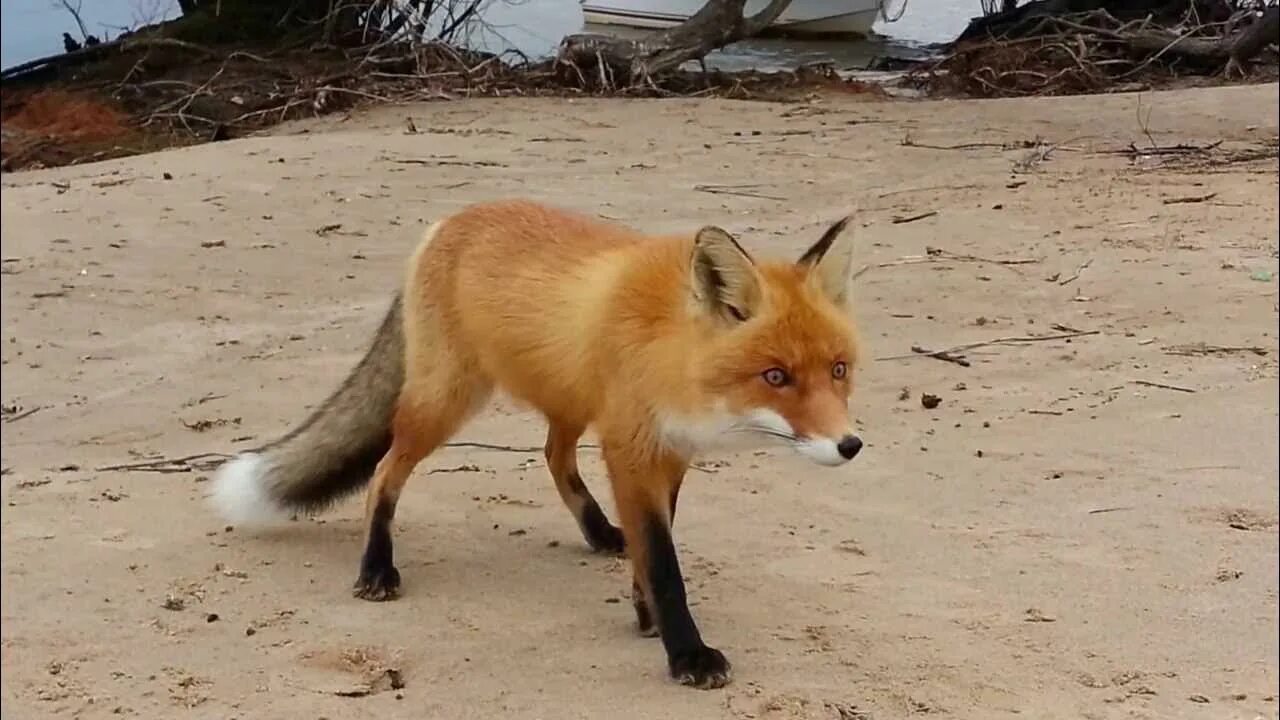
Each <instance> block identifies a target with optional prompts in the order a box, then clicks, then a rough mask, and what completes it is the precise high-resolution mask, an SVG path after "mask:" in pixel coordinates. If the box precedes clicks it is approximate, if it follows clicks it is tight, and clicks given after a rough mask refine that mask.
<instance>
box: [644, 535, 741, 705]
mask: <svg viewBox="0 0 1280 720" xmlns="http://www.w3.org/2000/svg"><path fill="white" fill-rule="evenodd" d="M645 525H646V526H645V538H646V540H647V545H648V547H647V548H646V549H647V551H648V552H647V561H648V568H647V570H648V572H647V573H646V574H647V575H648V581H649V598H650V600H651V602H652V608H651V609H652V615H653V617H654V618H655V619H656V620H657V624H658V628H659V630H660V632H661V635H662V645H663V647H664V648H666V651H667V664H668V666H669V668H670V670H671V677H673V678H675V679H676V680H678V681H680V682H681V683H682V684H684V685H693V686H695V687H700V688H717V687H722V686H724V685H726V684H728V682H729V679H730V664H729V661H728V660H727V659H725V656H724V655H723V654H722V653H721V652H720V651H719V650H716V649H715V648H713V647H708V646H707V644H706V643H704V642H702V635H701V634H700V633H699V632H698V626H697V625H696V624H695V623H694V621H693V615H692V614H690V612H689V603H688V599H687V598H686V596H685V589H684V578H683V577H681V575H680V562H679V560H678V559H677V558H676V547H675V543H674V541H672V539H671V528H670V526H669V525H668V524H667V522H666V520H664V519H663V518H662V517H659V516H658V515H656V514H655V515H650V516H649V518H648V519H647V522H646V524H645Z"/></svg>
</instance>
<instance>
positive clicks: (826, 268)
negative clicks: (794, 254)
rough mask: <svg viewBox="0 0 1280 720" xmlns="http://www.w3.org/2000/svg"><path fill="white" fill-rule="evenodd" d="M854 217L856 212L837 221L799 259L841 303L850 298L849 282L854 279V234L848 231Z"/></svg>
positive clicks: (823, 287)
mask: <svg viewBox="0 0 1280 720" xmlns="http://www.w3.org/2000/svg"><path fill="white" fill-rule="evenodd" d="M852 219H853V216H852V215H846V216H845V217H842V218H840V219H839V220H837V221H835V222H834V223H833V224H832V225H831V227H829V228H827V231H826V232H825V233H823V234H822V237H821V238H820V239H819V240H818V242H816V243H814V244H813V247H811V248H809V249H808V250H806V251H805V253H804V255H801V256H800V259H799V260H797V261H796V264H797V265H799V266H800V267H802V268H804V269H805V270H806V271H807V273H808V275H809V277H810V279H812V280H813V281H814V282H815V283H816V284H817V286H818V287H819V288H820V289H821V290H822V292H823V293H825V294H826V296H827V297H828V298H830V299H831V301H832V302H834V303H836V304H837V305H843V304H844V303H845V302H846V301H847V300H848V298H849V285H850V284H851V283H852V282H853V277H852V275H851V274H850V273H851V271H852V270H853V237H852V236H851V235H850V234H847V233H845V228H846V227H848V225H849V221H850V220H852Z"/></svg>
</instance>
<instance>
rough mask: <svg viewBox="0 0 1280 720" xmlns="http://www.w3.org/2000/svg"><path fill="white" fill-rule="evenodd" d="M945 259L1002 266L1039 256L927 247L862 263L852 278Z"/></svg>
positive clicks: (1038, 260) (1023, 263)
mask: <svg viewBox="0 0 1280 720" xmlns="http://www.w3.org/2000/svg"><path fill="white" fill-rule="evenodd" d="M947 260H953V261H955V262H976V263H990V264H992V265H1004V266H1010V265H1030V264H1031V263H1038V262H1040V259H1039V258H1008V259H999V258H985V257H981V256H979V255H962V254H959V253H953V252H950V251H947V250H942V249H938V248H929V249H928V254H927V255H904V256H902V257H900V258H898V259H897V260H890V261H888V262H882V263H871V264H868V265H863V266H862V267H861V268H858V270H857V271H856V272H854V273H853V278H854V279H857V278H859V277H861V276H862V275H865V274H866V273H868V272H870V271H871V270H875V269H877V268H887V267H896V266H898V265H920V264H923V263H933V262H944V261H947ZM1009 269H1010V270H1013V268H1012V267H1010V268H1009ZM1014 272H1017V271H1016V270H1014Z"/></svg>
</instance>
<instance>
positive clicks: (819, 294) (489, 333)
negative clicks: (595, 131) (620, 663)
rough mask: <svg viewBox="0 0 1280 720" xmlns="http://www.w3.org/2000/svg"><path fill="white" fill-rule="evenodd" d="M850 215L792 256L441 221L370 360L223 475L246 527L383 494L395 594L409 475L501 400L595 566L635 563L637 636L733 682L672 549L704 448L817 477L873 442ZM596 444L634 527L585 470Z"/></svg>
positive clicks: (520, 213)
mask: <svg viewBox="0 0 1280 720" xmlns="http://www.w3.org/2000/svg"><path fill="white" fill-rule="evenodd" d="M848 221H849V218H848V217H846V218H844V219H841V220H839V221H838V222H836V223H835V224H833V225H832V226H831V227H830V228H829V229H828V230H827V231H826V232H825V233H824V234H823V235H822V237H821V238H820V239H819V240H818V241H817V242H816V243H815V244H814V245H813V246H812V247H810V248H809V249H808V251H806V252H805V253H804V254H803V255H802V256H801V257H800V258H799V260H797V261H795V262H777V261H774V262H760V261H756V260H754V259H752V257H751V256H750V255H748V254H747V252H746V251H745V250H743V248H742V247H741V246H740V245H739V244H738V242H737V241H736V240H734V238H733V237H732V236H731V235H730V234H729V233H728V232H726V231H724V230H722V229H720V228H718V227H713V226H707V227H703V228H702V229H700V230H698V231H697V232H696V233H690V234H681V235H671V236H664V237H647V236H645V235H642V234H640V233H638V232H635V231H632V230H630V229H627V228H623V227H620V226H617V225H613V224H608V223H605V222H603V221H600V220H596V219H594V218H591V217H588V216H585V215H580V214H576V213H571V212H568V211H565V210H560V209H556V208H551V207H546V206H543V205H539V204H535V203H532V202H527V201H506V202H495V203H486V204H478V205H472V206H470V207H467V208H465V209H463V210H461V211H460V212H458V213H457V214H455V215H452V216H451V217H448V218H446V219H443V220H440V221H438V222H436V223H435V224H434V225H432V226H431V227H430V228H429V229H428V230H427V231H426V235H425V237H424V238H423V240H422V241H421V243H420V244H419V245H418V247H417V249H416V250H415V251H414V253H413V255H412V258H411V260H410V262H409V266H408V270H407V278H406V280H405V284H404V286H403V289H402V291H401V292H398V293H396V294H395V298H394V300H393V301H392V304H391V309H390V311H389V312H388V313H387V315H386V318H385V319H384V320H383V321H382V325H381V327H380V328H379V329H378V331H377V334H376V335H375V337H374V340H373V344H372V347H371V348H370V349H369V351H368V353H367V354H366V355H365V356H364V359H363V360H361V361H360V363H359V365H357V366H356V368H355V370H354V371H353V372H352V373H351V374H350V376H349V377H348V378H347V379H346V381H345V382H344V383H343V384H342V386H341V387H340V388H339V389H338V390H337V391H336V392H334V393H333V395H332V396H330V397H329V399H328V400H327V401H326V402H325V403H324V404H323V405H322V406H321V407H320V408H319V410H317V411H316V412H315V413H313V414H312V415H311V416H310V417H309V418H308V419H307V420H306V421H305V422H303V423H302V424H301V425H300V426H298V427H297V428H296V429H295V430H293V431H292V432H290V433H289V434H288V435H285V436H284V437H283V438H281V439H279V440H277V441H275V442H273V443H271V444H268V445H266V446H264V447H262V448H259V449H258V450H256V451H253V452H248V453H244V454H242V455H241V456H239V457H237V458H235V459H234V460H232V461H230V462H229V463H228V464H226V465H224V466H223V467H222V468H221V469H220V470H219V473H218V477H217V480H216V483H215V490H214V499H215V501H216V502H217V503H218V504H219V505H220V506H221V509H222V511H223V512H224V513H225V514H226V515H227V516H228V517H229V518H230V519H231V520H233V521H236V522H251V521H254V520H264V519H268V518H270V517H272V516H273V515H275V516H278V515H280V514H281V513H287V512H289V511H297V510H318V509H321V508H323V507H325V506H327V505H329V504H331V503H333V502H334V501H336V500H337V499H339V498H341V497H342V496H344V495H347V494H349V493H351V492H354V491H356V490H358V489H359V488H361V487H362V486H364V485H365V484H366V483H370V479H372V482H371V483H370V487H369V491H368V495H367V501H366V508H365V513H366V519H365V531H366V534H365V548H364V554H363V557H362V558H361V562H360V573H359V576H358V579H357V580H356V583H355V588H354V594H355V595H356V596H357V597H360V598H364V599H367V600H386V599H390V598H393V597H395V595H396V594H397V592H398V590H399V587H400V573H399V571H398V570H397V569H396V567H395V564H394V563H393V561H392V542H391V522H392V517H393V516H394V515H395V509H396V501H397V499H398V498H399V497H400V492H401V490H402V489H403V488H404V484H405V481H406V480H408V479H409V475H410V473H412V472H413V469H414V467H415V466H416V465H417V464H418V463H419V462H421V461H422V459H423V458H425V457H426V456H427V455H428V454H430V453H431V452H432V451H433V450H435V449H436V448H438V447H440V446H441V445H442V444H443V443H445V442H446V441H448V439H449V438H450V437H451V436H452V435H453V434H454V433H455V432H457V430H458V429H459V428H460V427H461V426H462V425H463V423H464V422H465V421H466V420H467V419H468V418H470V417H471V416H472V415H473V414H474V413H476V412H477V411H478V410H480V409H481V408H482V407H483V405H484V404H485V403H486V401H487V400H488V398H489V397H490V394H491V392H492V391H493V390H494V389H495V388H496V389H500V390H503V391H505V392H507V393H509V394H510V395H511V396H512V397H513V398H514V399H516V400H517V401H521V402H523V403H527V404H528V405H531V406H532V407H534V408H536V409H537V410H538V411H539V412H541V413H542V415H543V416H545V417H546V420H547V424H548V430H547V440H546V460H547V466H548V468H549V469H550V471H551V476H552V478H553V479H554V480H555V486H556V489H557V490H558V491H559V493H560V497H561V498H562V499H563V500H564V503H565V504H566V505H568V507H569V509H570V510H571V511H572V512H573V516H574V518H575V519H576V520H577V522H578V525H579V527H580V529H581V532H582V534H583V536H584V537H585V538H586V541H587V543H588V544H589V545H590V546H591V547H592V548H594V549H596V550H597V551H607V552H611V553H623V552H625V553H626V554H627V555H628V556H629V557H630V560H631V564H632V569H633V582H632V596H633V602H634V606H635V612H636V618H637V621H638V624H639V629H640V631H641V633H642V634H645V635H648V636H654V635H658V636H660V637H661V639H662V643H663V645H664V647H665V649H666V653H667V662H668V668H669V670H670V672H671V675H672V677H674V678H675V679H677V680H678V681H680V682H681V683H683V684H686V685H693V686H696V687H703V688H711V687H720V686H723V685H725V684H726V683H728V682H729V679H730V664H729V661H728V660H726V659H725V656H724V655H723V654H721V653H720V651H718V650H716V649H714V648H712V647H710V646H708V645H707V644H706V643H704V642H703V640H702V637H701V634H700V633H699V632H698V627H697V625H696V624H695V623H694V620H693V617H692V615H691V614H690V612H689V607H688V603H687V602H686V598H685V588H684V580H683V579H682V577H681V574H680V565H679V562H678V560H677V558H676V552H675V544H674V542H673V540H672V537H671V524H672V519H673V517H674V515H675V510H676V498H677V495H678V494H679V492H680V486H681V482H682V481H683V479H684V475H685V471H686V470H687V469H688V466H689V464H690V463H691V462H692V461H693V460H694V459H695V458H696V457H697V456H698V454H699V453H701V452H703V451H705V450H707V449H709V448H712V447H714V446H715V445H716V444H717V443H719V442H720V441H722V440H725V439H729V438H732V437H734V436H738V437H742V436H750V437H755V438H758V439H772V440H780V441H782V442H783V443H785V444H788V445H790V446H791V447H792V448H794V449H796V450H798V451H800V452H801V453H803V454H804V455H806V456H808V457H809V458H811V459H813V460H814V461H815V462H817V463H819V464H822V465H840V464H842V463H845V462H847V461H849V460H851V459H852V458H853V457H854V456H855V455H857V454H858V451H859V450H860V449H861V448H862V441H861V440H860V439H859V438H858V437H857V436H856V435H854V434H853V433H852V430H851V426H850V420H849V411H848V403H849V397H850V394H851V392H852V390H853V368H854V365H855V363H856V362H857V359H858V358H857V344H856V339H855V331H854V325H853V321H852V319H851V313H850V308H849V294H850V283H851V273H850V269H851V264H852V258H853V246H852V241H851V240H849V239H847V237H848V236H847V235H846V234H845V233H844V230H845V226H846V225H847V223H848ZM588 429H592V430H594V431H595V433H596V434H597V435H598V436H599V438H600V446H601V451H602V453H603V457H604V462H605V466H606V469H607V471H608V475H609V480H610V482H611V484H612V489H613V497H614V501H615V504H616V506H617V510H618V515H619V517H620V519H621V524H622V529H621V530H619V529H618V528H617V527H615V526H614V525H613V524H612V523H610V522H609V520H608V519H607V518H606V517H605V514H604V512H602V511H601V509H600V505H599V504H598V503H597V502H596V500H595V498H594V497H592V495H591V493H590V491H588V490H587V487H586V485H585V484H584V483H583V481H582V478H581V477H580V476H579V474H578V462H577V444H578V439H579V438H580V437H582V435H583V433H584V432H585V431H586V430H588Z"/></svg>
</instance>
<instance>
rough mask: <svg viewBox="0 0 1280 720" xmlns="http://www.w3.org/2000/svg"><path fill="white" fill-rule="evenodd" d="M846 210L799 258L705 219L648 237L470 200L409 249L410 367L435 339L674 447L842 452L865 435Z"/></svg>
mask: <svg viewBox="0 0 1280 720" xmlns="http://www.w3.org/2000/svg"><path fill="white" fill-rule="evenodd" d="M845 226H846V220H841V221H840V222H837V223H836V224H835V225H833V226H832V227H831V228H830V229H828V230H827V232H826V233H825V234H824V235H823V236H822V237H821V238H820V239H819V240H818V241H817V243H815V244H814V245H813V246H812V247H810V249H809V250H808V251H807V252H805V253H804V255H802V256H801V258H800V259H799V260H797V261H794V262H784V261H757V260H756V259H754V258H752V257H751V256H750V255H749V254H748V253H747V252H746V251H745V250H744V249H743V248H742V247H741V246H740V245H739V244H738V242H737V241H736V240H734V238H733V237H732V236H730V235H729V233H727V232H725V231H724V230H721V229H719V228H716V227H710V226H708V227H704V228H702V229H701V230H699V231H698V232H697V233H694V234H690V235H671V236H645V235H642V234H640V233H638V232H635V231H632V230H629V229H626V228H622V227H619V226H616V225H613V224H609V223H605V222H602V221H598V220H596V219H594V218H590V217H587V216H584V215H579V214H576V213H571V212H566V211H563V210H558V209H555V208H550V207H546V206H542V205H536V204H533V203H528V202H521V201H516V202H503V203H492V204H484V205H477V206H471V207H469V208H467V209H465V210H463V211H462V212H460V213H458V214H456V215H453V216H451V217H450V218H447V219H445V220H443V221H441V222H440V223H438V224H437V225H435V226H434V227H433V228H432V229H431V230H429V231H428V234H427V237H426V238H425V239H424V241H423V242H422V244H421V245H420V247H419V249H418V251H417V252H416V253H415V256H414V259H413V260H412V262H411V264H410V269H409V279H408V284H407V286H406V292H405V313H406V332H407V335H406V338H407V343H406V347H407V348H409V349H410V356H409V357H408V365H410V366H412V365H413V357H412V349H413V348H415V347H430V348H436V347H437V346H438V345H441V344H443V345H445V346H447V348H448V352H449V353H450V354H452V355H454V356H456V357H457V358H458V360H459V361H460V363H461V364H463V365H466V366H469V367H472V368H474V370H475V371H476V372H477V373H478V374H480V375H482V376H484V377H485V379H486V380H488V381H489V382H491V383H492V384H493V385H495V386H496V387H498V388H500V389H502V390H505V391H506V392H507V393H509V394H510V395H511V396H512V397H513V398H514V399H516V400H517V401H519V402H521V403H525V404H528V405H532V406H533V407H535V408H537V409H539V410H540V411H542V412H543V413H544V414H545V415H547V416H548V417H550V418H553V419H557V420H561V421H564V422H568V423H572V424H574V425H582V426H591V425H595V426H597V429H603V428H610V429H612V430H616V431H618V432H623V433H625V435H624V436H625V437H634V438H636V439H637V440H639V441H641V442H643V443H647V444H651V445H653V446H658V445H662V446H665V447H667V448H673V449H677V450H679V451H681V454H683V455H686V456H692V455H694V454H696V453H697V452H698V451H700V450H703V449H707V448H709V447H710V446H712V445H716V444H719V443H721V442H723V441H725V440H728V439H731V438H733V437H741V436H744V435H745V436H755V437H767V438H772V439H776V440H782V441H784V442H786V443H788V444H790V445H791V446H793V447H794V448H795V449H797V450H800V451H801V452H803V453H804V454H806V455H807V456H809V457H810V458H811V459H813V460H815V461H817V462H820V463H824V464H840V463H842V462H844V461H846V460H847V459H849V458H850V457H852V454H851V453H856V452H857V449H858V447H860V442H858V441H857V439H856V438H854V437H853V435H852V433H851V432H850V424H849V419H848V401H849V396H850V393H851V391H852V387H853V377H852V376H853V373H852V370H853V367H854V365H855V363H856V361H857V352H856V340H855V332H854V325H853V321H852V319H851V317H850V308H849V283H850V266H851V262H852V244H851V242H850V241H849V240H848V239H847V237H846V236H845V235H844V232H843V231H844V229H845ZM411 374H412V373H411ZM841 443H844V444H843V446H842V445H841ZM855 444H856V446H855Z"/></svg>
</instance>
